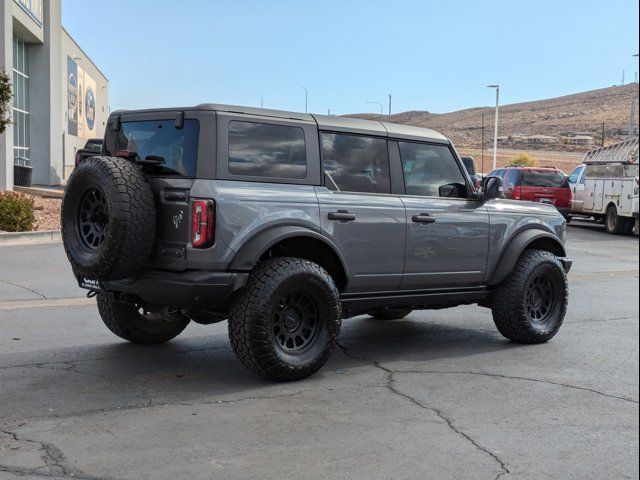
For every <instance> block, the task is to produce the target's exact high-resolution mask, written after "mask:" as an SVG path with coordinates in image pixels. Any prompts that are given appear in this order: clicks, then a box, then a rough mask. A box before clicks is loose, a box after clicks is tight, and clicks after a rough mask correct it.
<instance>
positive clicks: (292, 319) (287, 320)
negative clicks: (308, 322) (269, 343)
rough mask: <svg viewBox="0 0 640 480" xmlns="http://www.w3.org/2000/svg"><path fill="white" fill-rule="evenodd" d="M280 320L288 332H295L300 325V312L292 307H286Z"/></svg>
mask: <svg viewBox="0 0 640 480" xmlns="http://www.w3.org/2000/svg"><path fill="white" fill-rule="evenodd" d="M282 320H283V321H282V323H283V326H284V328H285V330H286V331H288V332H295V331H296V330H297V329H298V328H299V327H300V322H301V319H300V314H298V312H296V311H295V310H294V309H292V308H289V309H287V311H286V312H285V313H284V315H283V316H282Z"/></svg>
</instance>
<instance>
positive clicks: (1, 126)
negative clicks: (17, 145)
mask: <svg viewBox="0 0 640 480" xmlns="http://www.w3.org/2000/svg"><path fill="white" fill-rule="evenodd" d="M12 96H13V95H12V94H11V78H10V77H9V75H7V74H6V73H5V72H2V71H0V133H4V131H5V130H6V128H7V126H8V125H10V124H11V98H12Z"/></svg>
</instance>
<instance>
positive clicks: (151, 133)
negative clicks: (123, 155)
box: [104, 119, 200, 177]
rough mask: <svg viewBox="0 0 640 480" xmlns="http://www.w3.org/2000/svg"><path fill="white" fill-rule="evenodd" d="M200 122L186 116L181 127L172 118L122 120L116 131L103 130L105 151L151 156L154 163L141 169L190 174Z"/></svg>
mask: <svg viewBox="0 0 640 480" xmlns="http://www.w3.org/2000/svg"><path fill="white" fill-rule="evenodd" d="M199 130H200V123H199V122H198V120H195V119H186V120H185V121H184V126H183V128H176V127H175V120H149V121H144V122H122V123H121V124H120V131H119V132H114V131H113V130H112V129H111V128H108V129H107V135H106V140H105V146H104V148H105V153H106V154H107V155H115V154H116V152H117V151H122V150H126V151H129V152H135V153H136V154H137V156H138V158H140V159H142V160H144V159H145V158H147V157H149V156H154V157H156V158H154V161H158V162H161V163H159V164H158V165H147V166H145V167H144V169H145V172H147V173H150V174H156V175H185V176H187V177H194V176H195V174H196V161H197V158H198V135H199Z"/></svg>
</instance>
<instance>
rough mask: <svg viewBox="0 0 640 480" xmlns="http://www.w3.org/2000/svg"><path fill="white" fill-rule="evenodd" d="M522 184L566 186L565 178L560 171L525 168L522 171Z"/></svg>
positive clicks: (526, 185)
mask: <svg viewBox="0 0 640 480" xmlns="http://www.w3.org/2000/svg"><path fill="white" fill-rule="evenodd" d="M522 186H523V187H548V188H562V187H566V186H567V178H566V177H565V176H564V174H563V173H562V172H554V171H542V170H525V171H523V172H522Z"/></svg>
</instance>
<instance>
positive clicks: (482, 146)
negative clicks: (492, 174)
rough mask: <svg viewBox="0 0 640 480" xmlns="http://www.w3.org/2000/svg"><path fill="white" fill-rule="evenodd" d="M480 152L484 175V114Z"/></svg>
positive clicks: (481, 167)
mask: <svg viewBox="0 0 640 480" xmlns="http://www.w3.org/2000/svg"><path fill="white" fill-rule="evenodd" d="M480 152H481V155H480V157H481V159H482V160H481V164H480V165H481V166H480V169H481V170H482V173H484V113H483V114H482V133H481V135H480Z"/></svg>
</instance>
